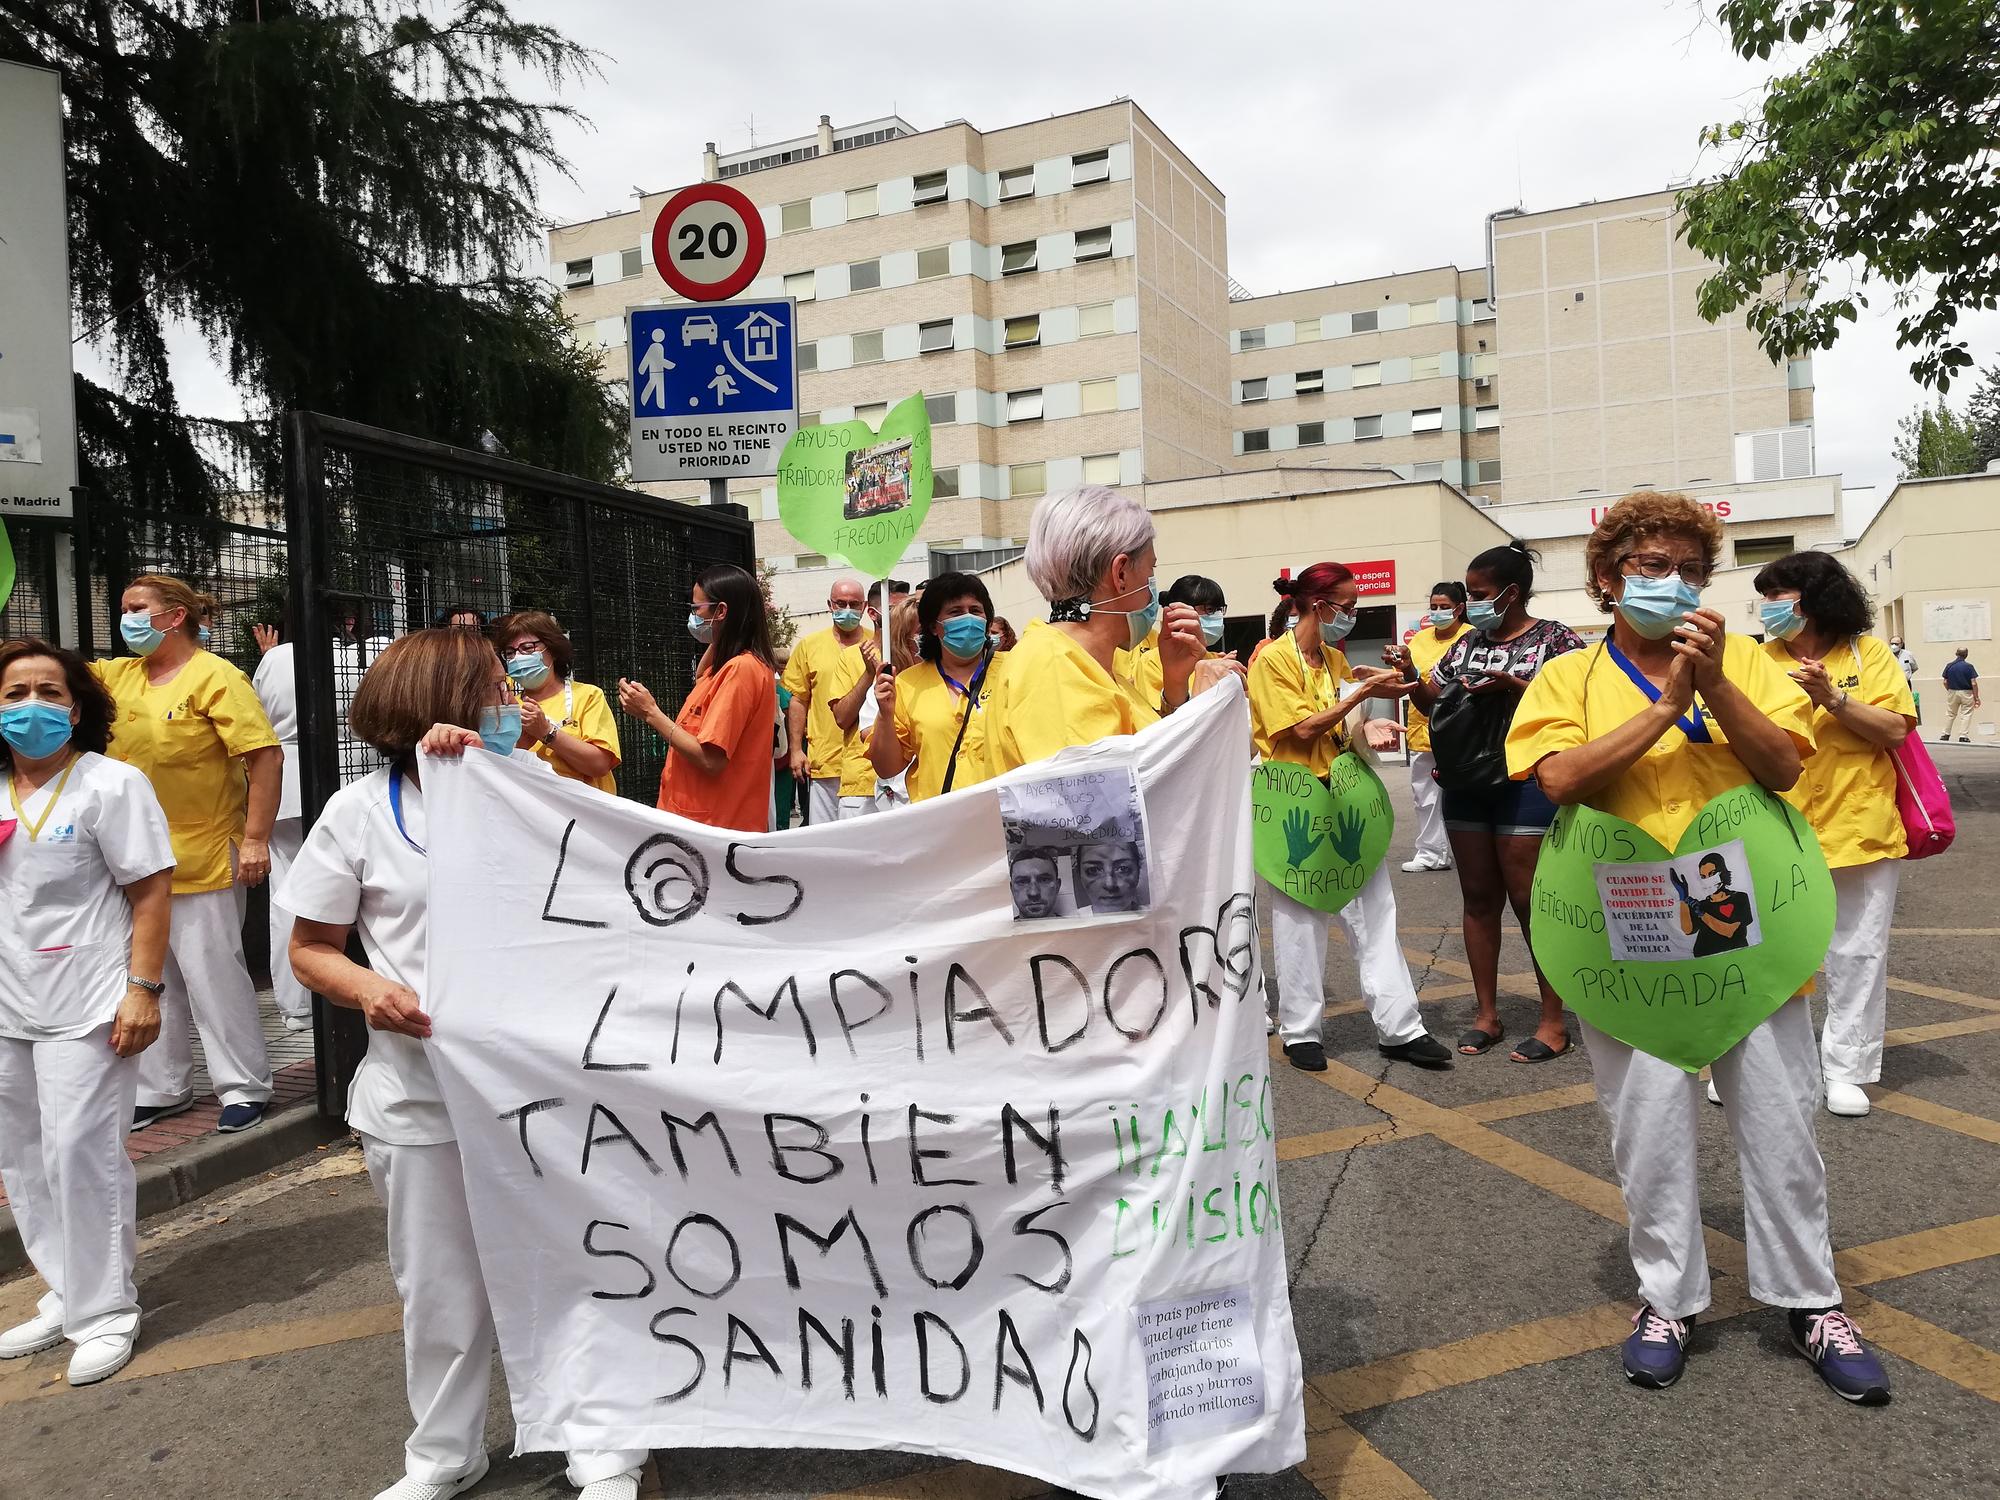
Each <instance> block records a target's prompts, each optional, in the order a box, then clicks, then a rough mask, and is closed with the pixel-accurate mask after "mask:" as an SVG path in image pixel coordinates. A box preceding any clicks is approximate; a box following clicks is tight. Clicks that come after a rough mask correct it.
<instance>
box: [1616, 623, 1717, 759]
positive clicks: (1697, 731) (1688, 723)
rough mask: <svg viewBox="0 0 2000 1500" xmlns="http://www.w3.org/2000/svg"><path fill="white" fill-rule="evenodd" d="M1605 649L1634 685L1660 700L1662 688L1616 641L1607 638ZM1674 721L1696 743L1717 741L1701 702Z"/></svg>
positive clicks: (1709, 743) (1652, 698)
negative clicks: (1657, 685)
mask: <svg viewBox="0 0 2000 1500" xmlns="http://www.w3.org/2000/svg"><path fill="white" fill-rule="evenodd" d="M1604 649H1605V650H1606V651H1608V652H1610V653H1611V659H1612V660H1613V661H1615V662H1617V663H1618V669H1619V670H1620V671H1622V672H1623V673H1624V674H1625V675H1626V676H1627V677H1629V678H1631V679H1632V685H1633V686H1634V687H1636V688H1638V690H1639V691H1640V692H1642V693H1644V694H1645V695H1646V697H1647V699H1648V700H1650V701H1651V702H1654V703H1658V702H1659V701H1660V690H1659V689H1658V688H1656V687H1654V686H1653V684H1652V683H1650V682H1648V681H1647V680H1646V674H1645V673H1644V672H1641V671H1640V670H1639V669H1638V667H1637V666H1635V665H1634V664H1633V662H1632V658H1631V657H1629V656H1627V655H1626V654H1625V653H1624V652H1623V651H1620V650H1619V649H1618V645H1617V643H1616V642H1615V641H1612V640H1610V639H1608V638H1607V639H1606V640H1605V642H1604ZM1674 722H1675V723H1677V724H1678V725H1680V729H1681V733H1683V734H1685V735H1686V736H1687V737H1688V739H1689V740H1691V741H1692V742H1694V743H1695V744H1697V745H1712V744H1714V743H1715V736H1714V735H1712V734H1710V733H1709V732H1708V720H1707V719H1705V718H1703V717H1702V712H1701V704H1700V703H1699V702H1694V703H1690V704H1689V705H1688V711H1687V712H1686V713H1685V714H1682V715H1681V717H1680V718H1678V719H1676V720H1675V721H1674Z"/></svg>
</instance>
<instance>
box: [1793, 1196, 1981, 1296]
mask: <svg viewBox="0 0 2000 1500" xmlns="http://www.w3.org/2000/svg"><path fill="white" fill-rule="evenodd" d="M1989 1255H2000V1214H1995V1215H1993V1216H1992V1217H1991V1218H1986V1219H1968V1220H1966V1221H1965V1222H1964V1223H1963V1224H1945V1225H1941V1226H1939V1227H1938V1228H1936V1229H1920V1230H1918V1231H1917V1232H1916V1233H1915V1234H1899V1235H1896V1236H1894V1237H1893V1238H1891V1239H1886V1240H1876V1241H1875V1242H1874V1243H1873V1244H1869V1245H1856V1246H1854V1247H1853V1248H1852V1249H1849V1250H1840V1251H1836V1252H1835V1254H1834V1257H1833V1268H1834V1270H1835V1272H1836V1273H1837V1274H1838V1275H1839V1277H1840V1280H1841V1284H1842V1285H1844V1286H1868V1285H1871V1284H1872V1283H1874V1282H1878V1281H1895V1280H1897V1279H1898V1278H1900V1277H1904V1276H1916V1275H1919V1274H1921V1273H1922V1272H1925V1271H1936V1270H1939V1269H1941V1268H1943V1267H1945V1266H1957V1265H1963V1264H1964V1263H1965V1262H1966V1261H1969V1260H1984V1259H1985V1258H1986V1257H1987V1256H1989Z"/></svg>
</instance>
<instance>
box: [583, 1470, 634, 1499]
mask: <svg viewBox="0 0 2000 1500" xmlns="http://www.w3.org/2000/svg"><path fill="white" fill-rule="evenodd" d="M576 1500H639V1476H638V1475H637V1474H613V1475H612V1476H611V1477H610V1478H609V1479H593V1480H591V1482H590V1483H589V1484H586V1485H585V1486H584V1487H583V1488H582V1489H581V1490H580V1491H578V1493H577V1497H576Z"/></svg>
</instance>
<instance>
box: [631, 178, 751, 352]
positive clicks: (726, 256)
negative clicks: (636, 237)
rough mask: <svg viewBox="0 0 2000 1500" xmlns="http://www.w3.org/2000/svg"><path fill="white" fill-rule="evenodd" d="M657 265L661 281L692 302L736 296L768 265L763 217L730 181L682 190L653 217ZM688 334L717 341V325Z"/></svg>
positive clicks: (711, 300)
mask: <svg viewBox="0 0 2000 1500" xmlns="http://www.w3.org/2000/svg"><path fill="white" fill-rule="evenodd" d="M653 264H654V265H655V266H657V267H658V268H659V272H660V276H661V279H662V280H664V281H665V282H666V283H667V285H668V286H670V287H672V288H673V289H674V290H675V291H677V292H679V293H680V294H681V295H682V296H683V297H686V298H688V299H689V300H690V301H693V302H721V301H724V300H726V299H727V298H730V297H734V296H735V295H736V294H737V293H738V292H740V291H742V290H743V289H744V288H745V287H747V286H748V285H750V283H751V282H753V281H755V280H756V279H757V273H758V272H759V271H761V270H762V269H763V268H764V219H763V216H762V215H761V214H759V213H758V212H757V206H756V204H754V203H752V202H751V201H750V200H749V199H748V198H746V197H745V196H744V195H743V194H742V193H741V192H739V191H738V190H737V189H735V188H733V187H730V186H729V185H727V184H726V183H721V182H704V183H699V184H697V185H696V186H694V187H691V188H682V189H681V190H680V191H679V192H678V193H675V194H674V195H673V197H671V198H669V199H668V200H667V202H666V206H665V207H664V208H662V209H661V210H660V216H659V218H657V219H655V220H654V221H653ZM689 332H690V333H691V334H692V335H694V336H697V337H704V338H706V340H707V341H708V342H711V343H712V342H714V337H713V336H714V334H715V325H714V324H713V323H710V324H709V325H708V326H707V328H706V329H700V328H695V329H691V330H689Z"/></svg>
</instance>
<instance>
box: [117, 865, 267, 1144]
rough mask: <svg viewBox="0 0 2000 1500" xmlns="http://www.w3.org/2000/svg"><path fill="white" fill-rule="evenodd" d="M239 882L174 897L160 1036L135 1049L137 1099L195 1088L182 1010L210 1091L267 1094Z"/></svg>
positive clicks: (234, 1098)
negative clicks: (196, 1032) (203, 1060)
mask: <svg viewBox="0 0 2000 1500" xmlns="http://www.w3.org/2000/svg"><path fill="white" fill-rule="evenodd" d="M239 890H240V887H235V886H232V887H230V889H228V890H226V891H202V892H200V893H198V894H195V895H179V896H175V897H174V898H173V928H172V930H171V931H170V932H169V933H168V935H167V968H166V972H165V973H164V974H162V975H161V976H160V977H161V978H162V979H164V980H166V982H167V990H166V993H165V994H163V995H161V996H160V1039H159V1040H158V1041H157V1042H155V1043H153V1045H152V1046H150V1047H148V1048H147V1049H146V1050H145V1051H144V1052H142V1053H140V1054H139V1103H141V1104H145V1105H157V1104H178V1103H179V1102H180V1101H181V1100H183V1099H185V1098H187V1097H188V1095H189V1094H191V1093H193V1092H194V1047H193V1045H192V1044H191V1043H190V1042H189V1040H188V1014H189V1012H190V1011H192V1012H193V1015H194V1024H195V1025H196V1026H197V1027H198V1028H199V1029H200V1031H201V1047H202V1051H203V1052H204V1053H205V1054H206V1055H207V1058H208V1076H209V1079H210V1081H211V1082H213V1083H214V1085H215V1096H216V1098H218V1099H220V1100H221V1101H222V1102H223V1103H224V1104H262V1103H264V1102H265V1101H266V1100H268V1099H269V1098H270V1097H271V1059H270V1057H269V1056H268V1055H267V1054H266V1053H265V1051H264V1024H263V1022H262V1021H261V1020H259V1019H258V1016H257V987H256V986H255V985H253V984H252V983H251V982H250V966H249V964H248V963H247V962H246V961H245V959H244V957H243V903H242V900H241V897H240V895H239Z"/></svg>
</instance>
